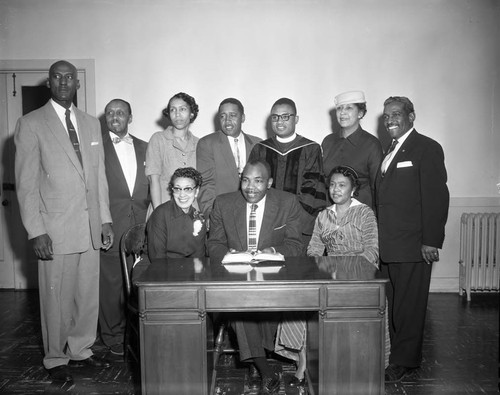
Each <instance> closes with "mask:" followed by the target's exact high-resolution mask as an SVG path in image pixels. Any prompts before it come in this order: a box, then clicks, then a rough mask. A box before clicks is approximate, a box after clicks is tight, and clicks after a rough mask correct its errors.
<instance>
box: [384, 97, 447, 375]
mask: <svg viewBox="0 0 500 395" xmlns="http://www.w3.org/2000/svg"><path fill="white" fill-rule="evenodd" d="M383 119H384V125H385V127H386V129H387V131H388V132H389V134H390V135H391V137H392V143H391V146H390V147H389V149H388V150H387V152H386V155H385V157H384V159H383V161H382V164H381V168H380V171H379V173H378V175H377V178H376V208H377V216H378V224H379V248H380V258H381V261H382V265H381V270H382V274H383V275H384V276H385V277H386V278H388V279H389V280H390V282H389V286H388V289H387V297H388V300H389V330H390V334H391V355H390V358H389V366H388V367H387V368H386V371H385V380H386V382H388V383H389V382H397V381H400V380H401V379H402V378H403V377H405V376H406V375H407V374H408V373H410V372H411V371H412V370H413V369H415V368H417V367H419V366H420V362H421V359H422V341H423V331H424V322H425V313H426V309H427V299H428V294H429V285H430V279H431V270H432V263H433V262H436V261H438V260H439V252H438V248H441V247H442V245H443V241H444V228H445V224H446V220H447V217H448V206H449V193H448V188H447V186H446V180H447V175H446V168H445V165H444V153H443V149H442V148H441V145H439V143H437V142H436V141H434V140H432V139H430V138H429V137H426V136H424V135H421V134H419V133H417V131H416V130H415V129H414V128H413V123H414V121H415V110H414V108H413V103H412V102H411V101H410V100H409V99H408V98H406V97H399V96H396V97H390V98H388V99H387V100H386V101H385V103H384V115H383Z"/></svg>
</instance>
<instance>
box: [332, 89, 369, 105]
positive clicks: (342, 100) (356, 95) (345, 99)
mask: <svg viewBox="0 0 500 395" xmlns="http://www.w3.org/2000/svg"><path fill="white" fill-rule="evenodd" d="M334 100H335V107H338V106H342V105H344V104H349V103H366V100H365V94H364V93H363V92H362V91H349V92H344V93H341V94H340V95H337V96H335V99H334Z"/></svg>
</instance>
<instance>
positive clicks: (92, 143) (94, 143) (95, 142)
mask: <svg viewBox="0 0 500 395" xmlns="http://www.w3.org/2000/svg"><path fill="white" fill-rule="evenodd" d="M90 145H99V141H92V142H91V143H90Z"/></svg>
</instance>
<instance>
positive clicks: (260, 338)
mask: <svg viewBox="0 0 500 395" xmlns="http://www.w3.org/2000/svg"><path fill="white" fill-rule="evenodd" d="M279 321H280V313H245V314H239V315H238V316H237V317H235V319H234V320H233V321H232V326H233V328H234V331H235V332H236V338H237V339H238V348H239V350H240V359H241V360H242V361H245V360H247V359H251V358H256V357H265V356H266V350H274V336H275V334H276V329H277V328H278V322H279Z"/></svg>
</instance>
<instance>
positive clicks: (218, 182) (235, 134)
mask: <svg viewBox="0 0 500 395" xmlns="http://www.w3.org/2000/svg"><path fill="white" fill-rule="evenodd" d="M219 121H220V131H217V132H214V133H211V134H209V135H207V136H205V137H202V138H201V139H200V141H198V145H197V146H196V168H197V170H198V171H199V172H200V173H201V176H202V177H203V183H202V184H201V188H200V195H199V197H198V203H199V205H200V209H201V211H202V212H203V213H204V214H205V217H206V218H208V217H209V214H210V212H211V211H212V205H213V203H214V199H215V197H216V196H218V195H220V194H222V193H227V192H234V191H237V190H238V188H239V186H240V174H241V172H242V170H243V168H244V167H245V164H246V163H247V159H248V156H249V155H250V151H252V148H253V146H254V145H255V144H256V143H258V142H259V141H261V139H260V138H259V137H255V136H252V135H249V134H246V133H243V131H242V130H241V124H242V123H243V122H245V110H244V108H243V104H241V102H240V101H239V100H238V99H235V98H232V97H230V98H227V99H224V100H223V101H222V102H221V104H220V105H219Z"/></svg>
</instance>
